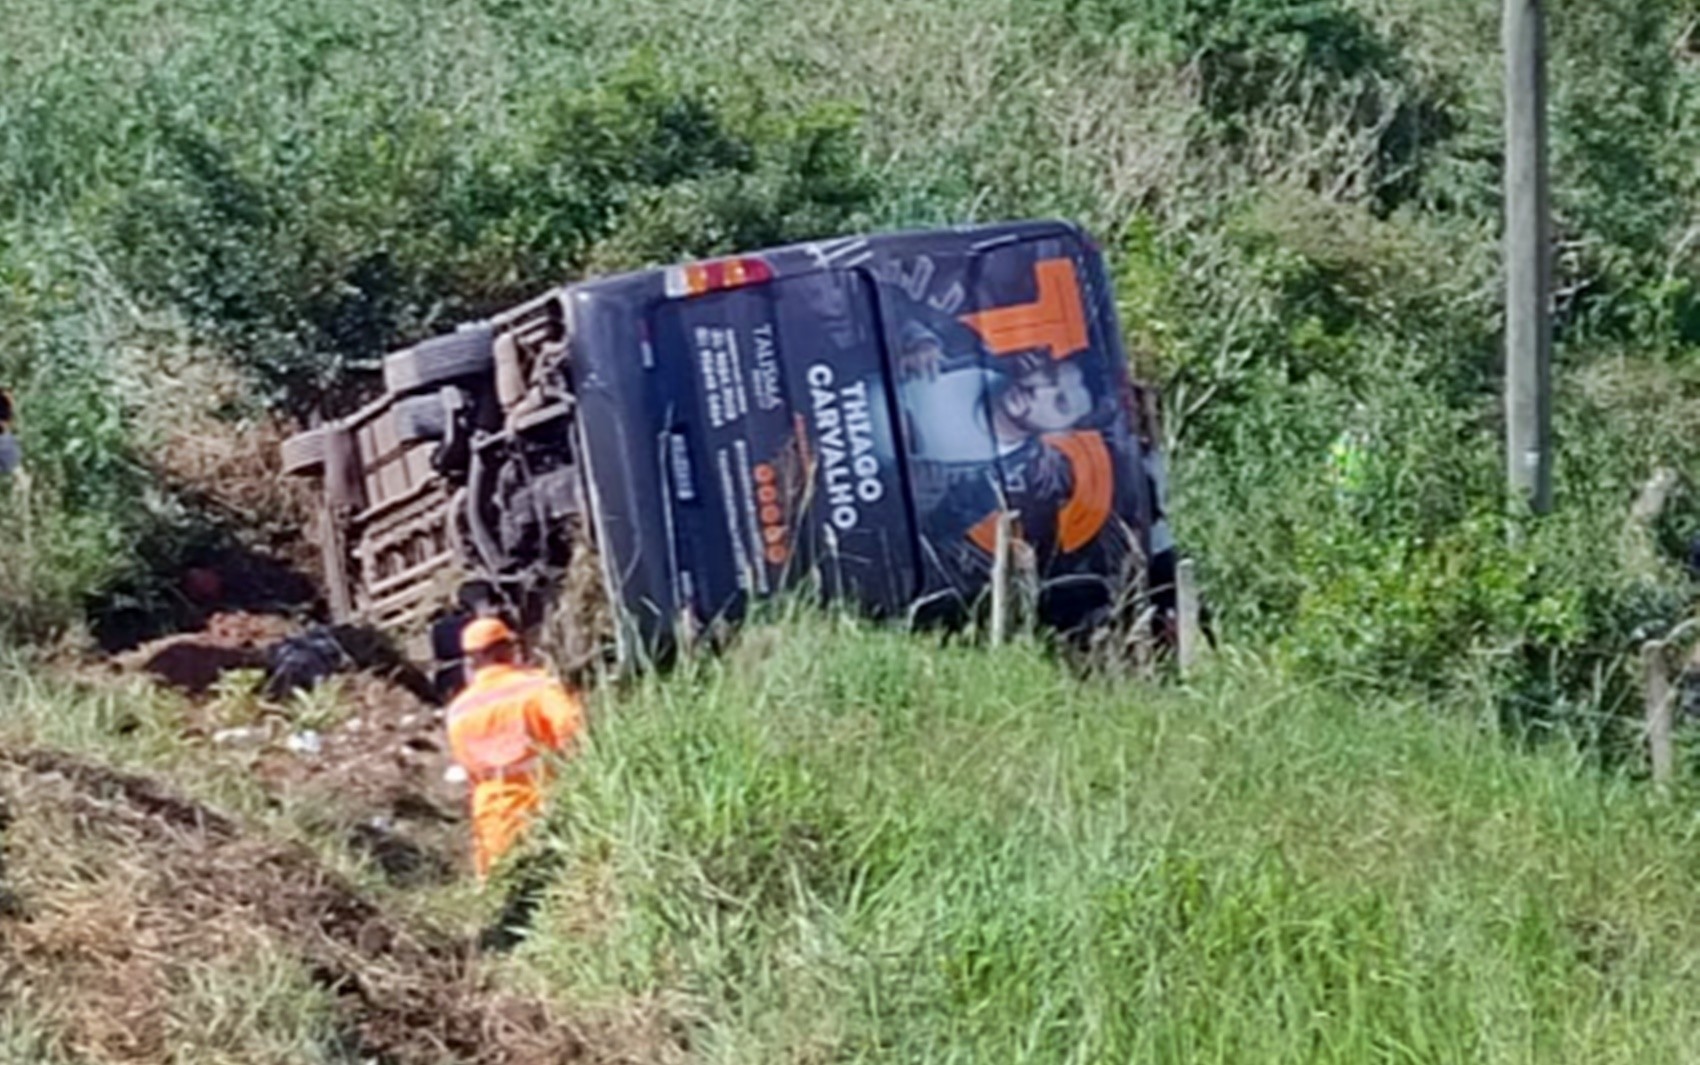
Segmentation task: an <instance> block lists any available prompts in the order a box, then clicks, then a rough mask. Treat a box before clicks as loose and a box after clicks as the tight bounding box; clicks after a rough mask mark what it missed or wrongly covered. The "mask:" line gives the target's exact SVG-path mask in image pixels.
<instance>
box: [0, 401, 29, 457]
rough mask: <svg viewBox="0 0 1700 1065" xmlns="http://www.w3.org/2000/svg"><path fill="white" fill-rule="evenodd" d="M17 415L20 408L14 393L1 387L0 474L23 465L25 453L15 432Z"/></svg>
mask: <svg viewBox="0 0 1700 1065" xmlns="http://www.w3.org/2000/svg"><path fill="white" fill-rule="evenodd" d="M17 415H18V408H17V404H16V403H14V402H13V400H12V393H10V392H8V391H6V389H4V388H0V476H3V475H5V474H9V473H14V472H16V471H17V469H18V467H19V466H21V465H23V461H24V453H23V450H22V449H21V448H19V447H18V437H17V435H16V433H14V432H13V425H14V423H15V422H16V421H17Z"/></svg>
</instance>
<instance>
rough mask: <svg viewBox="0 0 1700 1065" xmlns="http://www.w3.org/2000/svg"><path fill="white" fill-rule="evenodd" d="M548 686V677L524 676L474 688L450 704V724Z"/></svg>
mask: <svg viewBox="0 0 1700 1065" xmlns="http://www.w3.org/2000/svg"><path fill="white" fill-rule="evenodd" d="M548 684H549V678H548V677H539V676H533V675H529V674H522V675H520V676H518V677H515V678H514V679H512V680H504V681H502V682H501V683H499V684H495V685H492V686H491V687H489V688H482V689H481V688H473V689H471V690H469V691H466V692H463V693H462V694H461V696H460V697H459V698H458V699H456V700H455V701H454V702H453V703H451V704H449V713H448V720H449V724H450V725H451V726H452V725H453V724H454V722H455V721H457V720H458V719H460V718H462V717H465V716H466V715H467V714H470V713H472V712H473V711H474V710H481V709H483V708H484V707H486V706H489V705H490V704H491V703H496V702H500V701H502V700H503V699H513V698H517V697H519V696H522V695H529V694H531V693H532V692H534V691H538V690H540V689H542V688H544V687H547V686H548Z"/></svg>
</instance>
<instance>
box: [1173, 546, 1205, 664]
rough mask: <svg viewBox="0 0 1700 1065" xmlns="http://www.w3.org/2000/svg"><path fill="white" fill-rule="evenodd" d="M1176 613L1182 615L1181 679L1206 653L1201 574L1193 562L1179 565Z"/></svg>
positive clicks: (1178, 653)
mask: <svg viewBox="0 0 1700 1065" xmlns="http://www.w3.org/2000/svg"><path fill="white" fill-rule="evenodd" d="M1175 611H1176V613H1178V614H1179V615H1180V617H1179V618H1177V619H1176V620H1177V621H1178V622H1179V631H1178V632H1177V633H1176V638H1177V643H1178V646H1177V647H1176V648H1175V655H1176V658H1177V659H1178V660H1179V662H1180V667H1181V676H1183V677H1184V676H1186V675H1187V674H1189V673H1191V672H1192V671H1193V669H1194V667H1196V666H1197V665H1198V660H1199V658H1200V657H1201V656H1202V654H1203V651H1204V646H1203V645H1204V627H1203V625H1202V624H1200V621H1199V616H1198V612H1199V608H1198V572H1197V569H1196V567H1195V566H1194V564H1193V561H1192V559H1190V558H1183V559H1181V560H1180V563H1179V564H1178V565H1176V566H1175Z"/></svg>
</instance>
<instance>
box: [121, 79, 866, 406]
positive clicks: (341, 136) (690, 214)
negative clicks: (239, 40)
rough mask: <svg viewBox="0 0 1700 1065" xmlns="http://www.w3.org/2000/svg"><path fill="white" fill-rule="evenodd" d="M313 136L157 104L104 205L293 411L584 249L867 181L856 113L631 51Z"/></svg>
mask: <svg viewBox="0 0 1700 1065" xmlns="http://www.w3.org/2000/svg"><path fill="white" fill-rule="evenodd" d="M360 103H361V105H362V106H361V108H360V109H359V110H357V111H356V112H355V113H354V114H352V115H344V116H340V117H341V118H342V121H341V122H340V123H338V124H337V125H336V126H335V127H327V128H326V130H325V131H323V132H319V131H317V130H315V131H314V132H312V133H308V134H305V136H306V137H307V138H308V141H309V143H306V144H300V143H295V142H294V141H292V140H287V139H286V140H279V139H277V138H275V137H274V136H273V135H272V134H271V133H270V132H269V131H265V130H251V129H245V128H242V127H241V126H239V125H238V123H237V122H236V116H234V115H229V114H221V113H220V112H221V105H220V103H219V101H217V100H215V99H198V100H196V101H195V105H196V108H197V111H198V112H199V113H198V114H197V115H196V116H195V118H194V120H193V121H186V120H184V119H183V118H181V117H179V115H178V114H177V113H176V112H175V111H173V110H170V109H167V108H165V107H163V106H160V105H156V106H155V108H154V109H153V114H152V117H151V122H152V123H153V124H154V129H155V133H154V138H155V139H156V140H157V142H158V144H159V146H160V150H161V152H162V155H163V158H164V162H163V164H162V165H161V167H160V174H159V176H158V177H157V178H156V179H154V180H152V181H150V182H147V183H145V184H143V185H142V186H140V187H138V188H137V189H135V190H134V191H132V192H131V193H130V194H129V195H127V196H126V197H125V199H124V200H123V201H122V203H121V204H120V205H119V207H118V208H117V209H116V210H115V211H114V214H113V221H112V226H111V230H110V241H111V245H112V247H113V249H114V252H115V255H116V257H117V261H118V262H119V263H120V271H121V276H122V278H123V280H124V281H125V282H126V283H128V284H129V285H131V286H132V287H134V288H135V289H136V290H138V291H140V292H143V293H146V294H148V295H150V296H152V297H154V298H156V299H160V300H163V301H165V302H167V303H168V304H170V305H172V306H175V307H177V308H179V309H180V310H181V311H182V313H183V314H184V316H185V317H186V318H187V319H188V320H189V321H190V322H192V323H194V324H195V325H196V326H197V327H198V328H199V329H200V330H201V331H202V332H203V334H204V335H206V336H207V338H208V339H209V340H211V341H213V342H215V343H217V344H219V345H220V346H221V347H223V348H225V349H226V350H229V351H230V352H232V353H233V355H235V357H236V358H237V359H238V360H239V361H240V362H241V364H242V365H243V366H244V367H245V368H246V369H247V370H249V371H250V372H251V373H252V374H253V375H254V377H255V378H256V379H257V381H258V382H260V383H261V384H262V385H263V386H264V387H265V388H266V389H267V390H268V392H269V394H271V395H272V396H274V397H276V398H277V399H278V400H280V401H282V402H284V403H285V404H286V405H287V406H288V407H289V408H291V409H293V410H295V411H297V412H298V413H303V414H305V413H306V412H307V411H308V410H310V409H313V408H315V407H318V406H320V405H321V404H322V403H324V402H325V401H327V400H328V401H329V402H330V403H331V404H332V405H333V406H336V407H341V408H347V407H348V406H350V405H351V404H353V403H355V402H357V401H358V399H359V397H360V393H359V390H358V387H357V380H356V379H355V378H353V377H351V372H352V371H354V370H357V369H360V368H362V367H368V366H370V365H372V364H373V362H374V360H375V359H377V358H378V357H379V356H381V355H382V354H383V353H384V352H385V351H386V350H388V349H390V348H392V347H394V346H397V345H399V344H401V343H403V342H407V341H410V340H413V339H417V338H419V337H421V336H423V335H427V334H429V333H430V332H433V331H436V330H439V329H441V328H443V326H445V325H447V324H450V323H453V322H455V321H457V320H461V319H465V318H470V317H476V316H481V315H483V314H487V313H490V312H492V311H494V310H497V309H500V308H501V307H503V306H506V305H510V304H512V303H515V302H518V301H520V300H522V299H525V298H529V297H530V296H532V295H535V294H536V293H537V292H538V291H539V290H540V289H542V288H544V287H546V286H547V285H549V284H552V283H558V282H560V281H562V280H565V279H566V278H568V277H570V276H571V275H573V274H575V273H577V272H579V271H581V270H583V269H585V268H586V266H587V265H591V264H594V265H595V266H596V267H598V268H602V269H612V268H620V267H635V266H639V265H648V264H654V263H658V262H663V261H668V260H673V259H677V258H681V257H690V256H697V255H704V254H709V253H713V252H723V251H727V250H730V249H733V248H738V247H749V246H752V245H758V244H763V243H771V242H775V241H786V240H795V239H801V238H803V237H807V236H814V235H821V234H825V233H830V232H834V231H837V230H838V229H840V228H843V227H844V226H847V225H851V224H853V222H854V220H855V218H856V213H857V212H858V211H859V210H861V209H862V208H863V207H864V206H865V205H866V203H867V201H868V199H869V196H870V195H871V192H872V189H871V186H870V185H869V183H868V181H867V179H866V178H865V177H864V176H863V175H862V173H861V172H860V170H859V167H860V159H859V156H858V152H857V145H856V139H855V123H854V119H855V116H854V115H852V114H850V113H849V112H845V111H843V110H841V109H834V108H830V107H821V108H816V109H812V110H809V111H805V112H803V113H801V114H797V115H786V114H781V113H778V112H775V111H773V110H772V109H770V108H768V107H766V106H764V105H763V104H762V102H761V100H760V98H759V97H756V96H753V95H750V94H744V95H742V96H736V95H730V94H724V93H718V92H715V91H712V90H709V89H704V88H693V87H690V86H688V85H685V84H682V83H680V82H677V81H676V80H674V79H670V78H669V77H667V76H666V75H664V74H663V73H662V72H661V71H660V68H659V67H658V66H657V65H656V64H655V63H653V62H643V61H639V62H635V63H634V64H633V65H631V66H629V67H628V68H627V69H625V70H624V71H622V72H620V74H619V75H618V76H617V77H614V78H612V79H610V80H609V81H608V82H607V83H606V84H604V85H603V86H601V87H599V88H597V89H594V90H581V89H556V90H553V91H549V92H541V93H537V94H534V95H532V96H530V97H529V98H527V99H526V100H525V101H524V102H523V103H522V104H521V105H519V106H516V107H515V108H514V109H513V111H512V113H510V114H509V115H508V116H507V117H508V122H507V124H506V125H505V126H504V127H503V128H501V129H499V130H490V129H486V128H483V127H482V126H480V125H479V124H477V123H475V122H473V121H472V120H470V119H469V118H463V117H460V116H443V115H440V114H431V113H426V114H418V113H415V112H414V111H413V110H412V109H411V107H410V106H409V105H408V103H407V101H406V100H405V99H402V98H399V97H378V98H375V99H369V100H362V101H360Z"/></svg>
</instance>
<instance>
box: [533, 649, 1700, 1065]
mask: <svg viewBox="0 0 1700 1065" xmlns="http://www.w3.org/2000/svg"><path fill="white" fill-rule="evenodd" d="M1478 709H1480V710H1482V711H1483V715H1482V716H1483V717H1484V718H1485V717H1486V708H1485V707H1481V708H1477V707H1473V706H1471V705H1466V704H1459V705H1453V706H1447V707H1435V706H1418V705H1407V704H1403V703H1398V702H1380V701H1378V702H1372V703H1362V702H1357V701H1354V700H1352V699H1349V698H1344V697H1341V696H1338V695H1333V694H1328V693H1326V692H1324V691H1322V690H1319V689H1309V688H1305V687H1301V686H1298V685H1296V684H1294V683H1292V682H1290V681H1287V680H1283V679H1281V678H1279V677H1276V676H1273V675H1272V674H1270V673H1269V672H1268V671H1266V670H1265V669H1264V668H1263V667H1250V666H1247V667H1243V668H1224V669H1222V670H1221V671H1220V672H1219V673H1217V674H1216V675H1214V676H1212V677H1210V678H1208V679H1207V680H1205V681H1203V682H1201V683H1200V684H1199V685H1198V686H1197V687H1196V688H1194V689H1193V690H1190V691H1175V690H1162V689H1158V688H1154V687H1147V686H1143V685H1136V684H1119V685H1110V684H1104V683H1080V682H1078V681H1077V680H1075V679H1073V678H1071V677H1070V676H1068V675H1067V674H1066V673H1065V672H1064V671H1062V670H1060V669H1059V668H1057V667H1056V666H1055V665H1054V664H1052V663H1051V662H1049V661H1047V660H1046V658H1045V656H1044V655H1042V654H1040V653H1038V652H1037V651H1035V650H1033V649H1031V648H1025V647H1018V648H1014V649H1011V650H1009V651H1007V652H1004V653H1001V654H991V653H987V652H985V651H983V650H976V649H967V648H944V649H939V648H937V647H934V646H930V645H929V644H927V643H926V642H925V641H916V640H913V639H909V638H905V637H904V636H902V635H898V634H894V633H886V632H871V631H866V630H863V629H861V628H858V627H855V626H851V625H839V624H833V623H828V622H824V621H822V622H811V623H806V624H803V625H801V626H799V627H795V628H783V629H778V630H772V629H765V630H761V631H758V632H755V633H753V634H752V635H751V636H750V637H749V638H748V639H747V640H746V641H745V642H744V644H743V645H742V647H740V648H739V649H738V650H737V652H736V653H734V654H733V655H732V656H731V657H729V658H728V659H726V660H725V661H720V662H712V663H706V664H703V665H701V666H699V667H696V668H695V669H693V670H689V671H687V672H686V673H685V674H684V675H681V676H678V677H675V678H673V679H670V680H665V681H653V682H650V683H648V684H645V685H643V686H641V687H640V688H639V689H638V690H637V691H635V692H633V693H632V694H631V695H630V697H629V698H627V699H624V700H622V701H621V703H620V705H619V706H618V707H605V708H604V710H603V712H602V713H601V714H600V715H599V718H598V720H597V722H596V726H597V727H596V733H595V742H594V748H593V750H592V752H591V753H590V754H589V755H588V757H586V758H584V759H583V760H582V761H580V762H579V763H578V768H577V769H576V770H575V771H574V773H573V774H572V776H571V777H570V778H569V780H568V781H567V783H566V784H565V786H564V787H563V789H562V792H561V794H560V803H559V806H558V807H557V809H556V810H555V813H554V815H553V819H552V830H551V834H550V836H549V839H550V841H551V843H552V845H553V846H555V847H558V848H561V849H562V850H564V851H565V852H566V854H565V857H566V859H567V861H566V864H565V867H564V868H565V872H564V873H563V874H562V878H561V879H560V880H559V881H558V884H557V887H556V889H555V891H554V892H553V893H552V895H551V896H550V901H549V902H548V904H547V906H546V909H545V912H544V916H543V917H542V918H541V921H540V925H539V929H540V931H539V935H538V936H537V938H535V939H533V940H532V941H531V942H530V943H529V944H528V945H527V946H526V947H525V948H524V949H523V951H522V952H521V955H520V956H521V958H522V964H524V965H525V966H527V967H530V968H531V969H533V970H535V972H536V974H537V975H538V976H539V977H540V978H541V979H542V980H543V981H544V982H545V983H546V984H547V985H548V986H550V987H552V988H554V989H555V990H556V991H557V993H559V994H562V995H564V996H566V997H568V998H569V999H571V1000H574V1001H577V1002H581V1003H586V1004H589V1003H593V1002H602V1003H608V1004H612V1003H619V1002H629V1001H631V1000H633V999H642V1000H645V1001H648V1002H651V1003H659V1004H661V1006H662V1008H664V1009H665V1010H666V1011H668V1012H669V1013H673V1014H675V1015H677V1016H679V1017H681V1018H682V1019H684V1020H686V1021H687V1022H689V1023H690V1037H689V1038H690V1043H691V1046H692V1049H693V1052H694V1053H693V1057H694V1058H695V1059H697V1060H705V1061H811V1060H821V1061H824V1060H832V1061H846V1060H856V1061H985V1062H1009V1061H1023V1060H1026V1061H1173V1062H1203V1061H1222V1062H1305V1063H1316V1062H1342V1063H1346V1062H1350V1063H1358V1062H1365V1061H1401V1062H1404V1061H1411V1062H1417V1061H1426V1062H1455V1061H1481V1062H1554V1061H1591V1062H1638V1063H1639V1062H1649V1061H1682V1060H1689V1059H1690V1057H1691V1051H1692V1047H1693V1045H1694V1042H1695V1040H1696V1038H1697V1037H1700V1004H1697V1003H1696V1001H1695V999H1694V996H1693V994H1692V985H1691V975H1692V973H1693V972H1694V971H1695V967H1696V965H1700V930H1697V929H1696V927H1695V924H1694V922H1693V920H1692V915H1693V914H1694V913H1695V912H1696V908H1697V906H1700V882H1697V874H1700V868H1697V865H1700V859H1696V858H1695V849H1694V843H1695V822H1694V819H1693V817H1692V815H1691V814H1689V813H1687V812H1685V811H1684V810H1683V809H1681V808H1680V807H1679V805H1677V804H1663V803H1661V802H1659V801H1658V800H1657V799H1656V798H1654V797H1652V796H1650V795H1649V794H1648V792H1647V791H1646V790H1645V789H1644V788H1643V787H1641V786H1639V785H1637V784H1636V783H1634V782H1631V781H1629V780H1627V779H1622V778H1616V777H1602V776H1601V775H1600V773H1599V772H1598V770H1597V769H1596V768H1593V767H1591V766H1585V765H1583V764H1581V763H1579V762H1578V760H1577V759H1576V758H1575V757H1573V756H1572V755H1571V754H1569V753H1567V751H1566V749H1565V745H1552V746H1550V747H1546V748H1542V749H1537V750H1532V751H1524V750H1519V749H1516V748H1513V747H1510V746H1508V745H1507V744H1506V743H1505V742H1504V740H1503V737H1501V736H1500V735H1498V734H1496V732H1495V730H1494V728H1493V727H1492V726H1491V725H1490V724H1488V723H1487V722H1486V721H1485V720H1484V721H1481V722H1473V721H1472V720H1471V719H1472V716H1473V712H1474V711H1476V710H1478Z"/></svg>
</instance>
